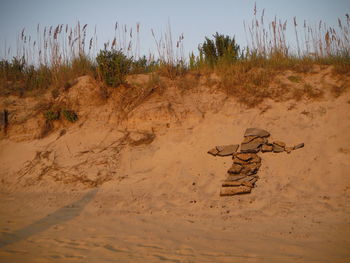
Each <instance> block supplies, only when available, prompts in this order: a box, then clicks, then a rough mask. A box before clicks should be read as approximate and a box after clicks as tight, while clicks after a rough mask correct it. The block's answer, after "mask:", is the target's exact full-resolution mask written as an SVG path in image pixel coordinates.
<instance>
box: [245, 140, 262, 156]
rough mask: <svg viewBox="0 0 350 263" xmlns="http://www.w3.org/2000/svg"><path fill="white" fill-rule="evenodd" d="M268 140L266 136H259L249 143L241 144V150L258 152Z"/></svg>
mask: <svg viewBox="0 0 350 263" xmlns="http://www.w3.org/2000/svg"><path fill="white" fill-rule="evenodd" d="M265 142H266V140H265V139H264V138H257V139H254V140H252V141H250V142H248V143H242V144H241V152H243V153H257V152H259V151H260V146H261V145H263V144H264V143H265Z"/></svg>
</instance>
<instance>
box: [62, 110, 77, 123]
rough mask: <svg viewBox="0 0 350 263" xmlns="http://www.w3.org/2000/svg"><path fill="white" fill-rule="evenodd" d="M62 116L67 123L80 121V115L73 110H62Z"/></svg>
mask: <svg viewBox="0 0 350 263" xmlns="http://www.w3.org/2000/svg"><path fill="white" fill-rule="evenodd" d="M62 114H63V116H64V118H65V119H66V120H67V121H70V122H76V121H77V120H78V115H77V114H76V113H75V112H74V111H72V110H66V109H64V110H62Z"/></svg>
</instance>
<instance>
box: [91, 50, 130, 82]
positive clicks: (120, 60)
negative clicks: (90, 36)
mask: <svg viewBox="0 0 350 263" xmlns="http://www.w3.org/2000/svg"><path fill="white" fill-rule="evenodd" d="M96 61H97V64H98V69H99V72H100V74H101V77H102V79H103V80H104V82H105V83H106V84H107V85H109V86H112V87H117V86H119V85H120V84H123V83H124V82H125V77H126V75H127V74H128V73H129V72H130V69H131V65H132V60H131V59H129V58H127V57H126V56H125V55H124V54H123V52H122V51H117V50H110V51H109V50H101V51H100V53H99V54H98V56H97V57H96Z"/></svg>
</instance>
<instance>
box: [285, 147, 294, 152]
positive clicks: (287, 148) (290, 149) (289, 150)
mask: <svg viewBox="0 0 350 263" xmlns="http://www.w3.org/2000/svg"><path fill="white" fill-rule="evenodd" d="M284 150H285V151H286V152H287V153H291V152H292V151H293V147H286V148H284Z"/></svg>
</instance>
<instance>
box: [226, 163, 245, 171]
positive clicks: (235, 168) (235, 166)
mask: <svg viewBox="0 0 350 263" xmlns="http://www.w3.org/2000/svg"><path fill="white" fill-rule="evenodd" d="M242 169H243V167H242V165H239V164H235V163H234V164H232V166H231V168H230V169H229V170H228V173H230V174H239V173H240V171H242Z"/></svg>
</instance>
